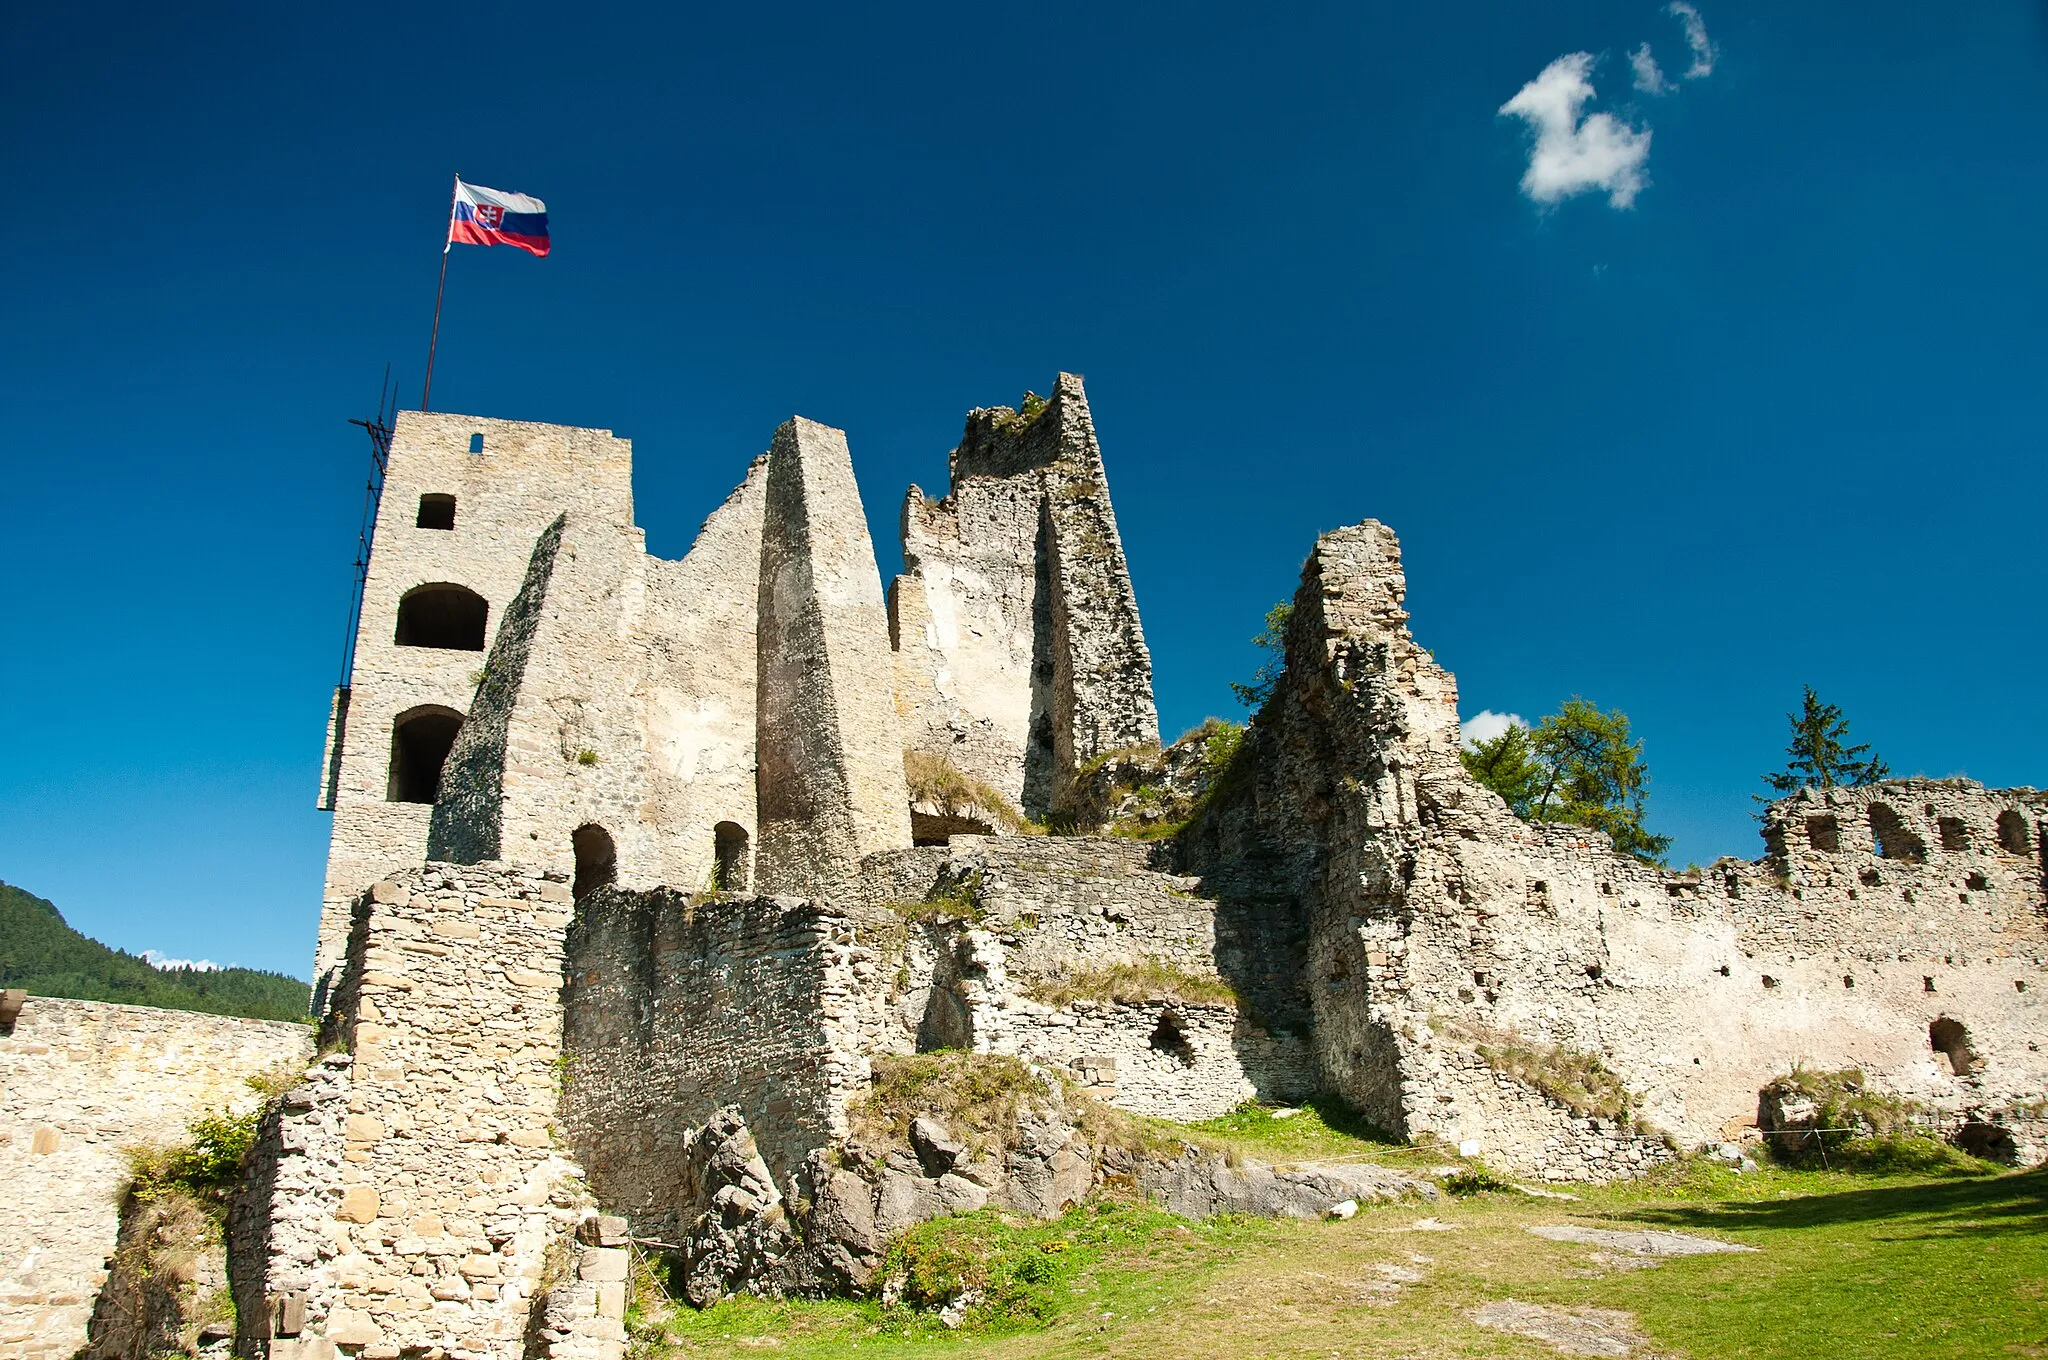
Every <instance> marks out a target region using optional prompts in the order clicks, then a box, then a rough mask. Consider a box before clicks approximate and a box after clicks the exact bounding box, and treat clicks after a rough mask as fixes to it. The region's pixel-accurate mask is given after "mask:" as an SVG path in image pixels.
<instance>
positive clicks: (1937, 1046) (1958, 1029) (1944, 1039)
mask: <svg viewBox="0 0 2048 1360" xmlns="http://www.w3.org/2000/svg"><path fill="white" fill-rule="evenodd" d="M1927 1042H1928V1044H1929V1046H1930V1047H1932V1048H1933V1049H1934V1051H1935V1052H1936V1053H1939V1054H1941V1055H1942V1056H1943V1057H1946V1058H1947V1059H1948V1066H1949V1070H1950V1071H1951V1072H1953V1073H1955V1074H1956V1075H1957V1076H1959V1077H1967V1076H1969V1075H1970V1074H1971V1073H1972V1072H1975V1071H1976V1070H1977V1069H1978V1068H1979V1067H1981V1066H1983V1060H1982V1059H1980V1058H1979V1057H1978V1056H1977V1050H1976V1049H1975V1048H1974V1047H1973V1046H1972V1045H1971V1043H1970V1031H1969V1030H1967V1029H1965V1028H1964V1027H1963V1022H1962V1021H1960V1020H1952V1019H1950V1018H1949V1017H1948V1016H1946V1015H1944V1016H1942V1017H1941V1018H1940V1019H1939V1020H1936V1021H1935V1022H1934V1023H1933V1024H1931V1025H1929V1026H1928V1027H1927Z"/></svg>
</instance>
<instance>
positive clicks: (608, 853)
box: [569, 824, 619, 901]
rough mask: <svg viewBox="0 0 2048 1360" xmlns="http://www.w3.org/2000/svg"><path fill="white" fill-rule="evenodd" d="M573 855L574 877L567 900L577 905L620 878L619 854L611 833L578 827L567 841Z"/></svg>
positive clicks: (591, 826) (592, 825) (591, 825)
mask: <svg viewBox="0 0 2048 1360" xmlns="http://www.w3.org/2000/svg"><path fill="white" fill-rule="evenodd" d="M569 845H570V848H571V849H573V850H574V851H575V854H576V877H575V880H574V881H573V882H572V883H571V884H570V888H569V894H570V896H572V897H574V898H576V899H578V900H579V901H580V900H581V899H582V898H584V897H585V896H587V895H589V894H590V893H593V892H595V891H597V889H599V888H602V887H604V886H605V885H606V884H608V883H610V882H612V881H613V880H614V879H616V878H617V877H618V876H619V852H618V848H617V847H616V846H615V845H613V843H612V833H611V832H609V831H607V830H605V829H604V828H603V827H601V826H597V825H595V824H590V825H585V826H579V827H577V828H576V830H575V832H574V833H573V834H572V835H571V836H570V837H569Z"/></svg>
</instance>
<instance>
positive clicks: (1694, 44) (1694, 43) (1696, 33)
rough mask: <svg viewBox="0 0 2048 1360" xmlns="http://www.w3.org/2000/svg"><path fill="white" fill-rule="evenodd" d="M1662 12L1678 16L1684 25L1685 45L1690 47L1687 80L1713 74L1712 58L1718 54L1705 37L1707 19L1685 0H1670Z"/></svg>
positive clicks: (1686, 72)
mask: <svg viewBox="0 0 2048 1360" xmlns="http://www.w3.org/2000/svg"><path fill="white" fill-rule="evenodd" d="M1664 12H1665V13H1667V14H1673V15H1676V16H1678V22H1679V23H1681V24H1684V25H1685V45H1686V46H1687V47H1690V48H1691V49H1692V65H1691V66H1689V67H1687V68H1686V71H1685V78H1686V79H1687V80H1698V79H1700V78H1701V77H1703V76H1710V75H1712V74H1714V58H1715V57H1717V56H1719V55H1720V54H1719V53H1718V52H1716V51H1715V50H1714V44H1713V43H1712V42H1711V41H1709V40H1708V38H1707V21H1706V20H1705V19H1702V18H1700V12H1699V11H1698V10H1696V9H1694V8H1693V7H1692V6H1691V5H1688V4H1686V3H1685V0H1671V3H1670V4H1668V5H1666V6H1665V7H1664Z"/></svg>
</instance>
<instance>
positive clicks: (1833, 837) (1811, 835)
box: [1806, 814, 1842, 855]
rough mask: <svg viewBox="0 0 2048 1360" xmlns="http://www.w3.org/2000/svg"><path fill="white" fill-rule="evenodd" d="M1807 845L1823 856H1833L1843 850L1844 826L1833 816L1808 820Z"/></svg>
mask: <svg viewBox="0 0 2048 1360" xmlns="http://www.w3.org/2000/svg"><path fill="white" fill-rule="evenodd" d="M1806 843H1807V844H1808V845H1811V846H1812V847H1813V848H1814V849H1816V850H1818V851H1820V852H1822V853H1823V854H1828V855H1832V854H1834V853H1835V852H1836V851H1837V850H1840V849H1841V848H1842V824H1841V823H1840V822H1838V821H1836V820H1835V819H1834V816H1833V814H1828V815H1826V816H1821V817H1808V818H1807V819H1806Z"/></svg>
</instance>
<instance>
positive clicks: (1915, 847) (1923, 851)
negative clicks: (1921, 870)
mask: <svg viewBox="0 0 2048 1360" xmlns="http://www.w3.org/2000/svg"><path fill="white" fill-rule="evenodd" d="M1870 834H1871V836H1872V837H1874V838H1875V840H1876V842H1877V844H1876V846H1875V848H1876V850H1877V854H1878V858H1880V859H1903V860H1921V859H1925V858H1927V842H1926V841H1923V840H1921V839H1920V837H1919V836H1917V835H1915V834H1914V832H1913V828H1911V827H1909V826H1907V825H1906V819H1905V818H1903V817H1901V816H1899V814H1898V813H1897V812H1896V811H1894V810H1893V809H1892V808H1890V807H1888V806H1886V805H1885V804H1883V803H1872V804H1871V805H1870Z"/></svg>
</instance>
